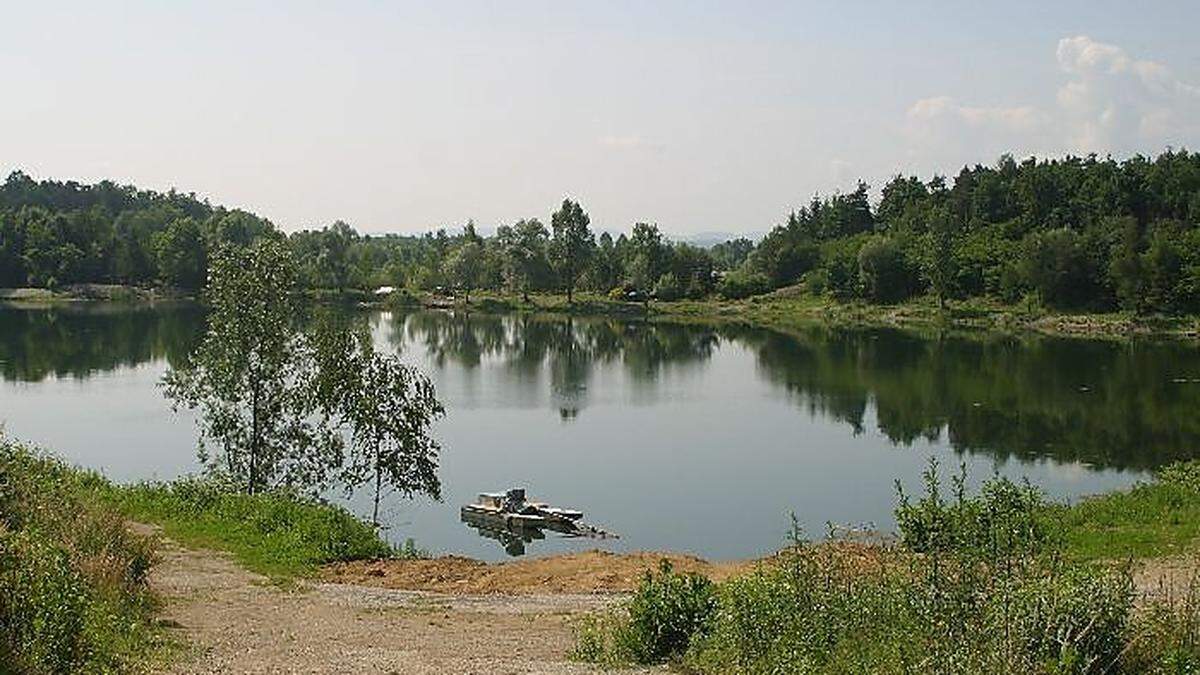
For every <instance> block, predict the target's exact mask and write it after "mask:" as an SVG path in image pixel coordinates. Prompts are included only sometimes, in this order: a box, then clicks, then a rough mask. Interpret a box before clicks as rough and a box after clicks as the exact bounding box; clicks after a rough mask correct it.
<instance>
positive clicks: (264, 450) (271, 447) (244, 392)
mask: <svg viewBox="0 0 1200 675" xmlns="http://www.w3.org/2000/svg"><path fill="white" fill-rule="evenodd" d="M293 274H294V273H293V264H292V261H291V260H290V258H289V255H288V251H287V249H286V247H285V246H284V245H283V244H282V243H280V242H277V241H271V240H259V241H258V242H256V243H254V244H252V245H250V246H249V247H246V248H240V247H233V246H225V247H222V248H220V249H218V251H217V252H216V254H215V255H214V257H213V260H212V269H211V271H210V275H209V283H208V286H207V288H206V292H205V296H206V298H207V300H208V303H209V306H210V310H211V311H210V314H209V317H208V322H209V328H208V333H207V334H206V335H205V336H204V339H203V341H202V342H201V344H200V346H199V348H198V349H197V350H196V353H195V355H194V356H193V358H192V359H191V361H190V362H189V363H187V364H185V365H183V366H180V367H178V368H175V367H172V368H171V369H170V370H168V372H167V374H166V376H165V377H164V379H163V383H164V389H165V393H166V395H167V397H168V398H170V399H171V400H172V402H173V405H174V406H175V408H176V409H178V408H179V407H181V406H183V407H187V408H189V409H198V410H199V411H200V416H199V418H198V420H197V424H198V426H199V428H200V457H201V460H202V461H203V462H204V463H205V464H206V465H207V466H208V467H210V469H212V470H215V471H218V472H224V473H227V474H228V475H230V476H231V477H233V478H234V479H235V480H237V481H238V482H240V483H241V484H242V485H243V486H244V487H245V490H246V492H248V493H256V492H261V491H263V490H267V489H270V488H273V487H276V486H279V485H290V486H295V487H298V488H304V489H316V488H320V487H324V486H325V485H326V484H327V480H328V477H329V474H330V471H331V470H332V469H333V468H335V467H337V466H338V465H339V464H340V462H341V447H340V443H338V439H337V437H336V435H334V434H333V433H332V432H331V431H330V430H329V429H328V428H327V427H325V426H323V425H321V424H318V423H315V422H314V421H313V420H314V418H315V416H316V412H317V407H316V397H314V396H313V395H312V388H313V386H314V385H313V378H314V373H315V370H316V369H315V367H314V363H313V361H314V359H313V351H312V349H311V346H310V345H309V342H308V341H307V340H306V339H305V337H304V336H303V335H302V334H301V333H300V332H299V331H297V330H296V329H295V328H294V326H293V323H292V319H293V316H294V309H295V308H294V305H293V301H292V299H291V298H292V297H294V296H293V294H292V293H291V292H292V290H293V287H294V277H293Z"/></svg>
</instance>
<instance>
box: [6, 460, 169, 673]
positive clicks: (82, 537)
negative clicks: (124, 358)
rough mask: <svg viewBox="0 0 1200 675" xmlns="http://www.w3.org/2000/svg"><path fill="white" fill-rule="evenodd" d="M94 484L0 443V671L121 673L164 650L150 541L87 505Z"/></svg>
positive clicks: (105, 510) (90, 477) (103, 508)
mask: <svg viewBox="0 0 1200 675" xmlns="http://www.w3.org/2000/svg"><path fill="white" fill-rule="evenodd" d="M103 483H104V481H103V479H102V478H101V477H99V476H98V475H95V474H91V473H87V472H82V471H79V470H76V469H72V468H70V467H67V466H65V465H64V464H62V463H61V462H59V461H57V460H55V459H53V458H50V457H47V456H45V455H42V454H39V453H37V452H35V451H33V450H30V449H28V448H25V447H23V446H21V445H18V444H16V443H13V442H11V441H9V440H6V439H4V438H0V672H5V673H75V672H114V673H115V672H130V671H136V670H140V669H142V668H144V667H146V666H147V664H148V663H149V661H150V660H151V658H152V657H153V655H154V654H155V653H157V651H158V649H159V648H160V647H162V646H163V645H164V644H165V643H164V642H163V641H162V639H161V635H160V633H159V631H158V629H157V627H156V624H155V622H154V619H153V612H154V609H155V600H154V598H153V596H152V595H151V594H150V592H149V591H148V590H147V587H146V574H147V572H148V571H149V569H150V566H151V564H152V562H153V561H154V553H153V547H152V544H151V542H149V541H147V540H146V539H144V538H142V537H139V536H137V535H134V534H131V533H130V532H129V531H128V530H127V529H126V528H125V522H124V519H123V517H122V516H121V514H120V513H119V512H118V511H117V510H116V509H114V508H112V507H111V506H108V505H105V504H104V503H102V502H101V501H99V500H97V499H95V493H96V490H97V489H98V488H99V487H100V486H102V485H103Z"/></svg>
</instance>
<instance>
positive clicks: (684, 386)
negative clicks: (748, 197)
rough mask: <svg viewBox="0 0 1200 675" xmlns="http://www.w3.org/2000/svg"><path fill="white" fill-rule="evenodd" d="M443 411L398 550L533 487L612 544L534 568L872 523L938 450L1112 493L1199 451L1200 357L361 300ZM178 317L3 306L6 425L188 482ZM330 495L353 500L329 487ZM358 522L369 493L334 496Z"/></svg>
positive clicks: (492, 551) (184, 333) (761, 546)
mask: <svg viewBox="0 0 1200 675" xmlns="http://www.w3.org/2000/svg"><path fill="white" fill-rule="evenodd" d="M360 319H361V320H363V321H368V322H369V323H370V326H371V330H372V331H373V334H374V335H375V339H376V341H377V343H379V344H380V345H381V346H382V347H384V348H386V349H392V350H395V351H397V352H399V353H400V354H401V355H402V356H403V358H404V359H405V360H406V361H408V362H410V363H412V364H415V365H417V366H418V367H420V368H421V369H423V370H424V371H425V372H426V373H428V374H429V375H430V376H431V377H432V378H433V380H434V382H435V383H436V385H437V388H438V393H439V395H440V397H441V398H442V400H443V401H444V403H445V404H446V408H447V410H448V415H447V417H446V418H445V419H444V420H442V421H441V422H440V423H439V424H438V425H437V427H436V434H437V436H438V438H439V439H440V441H441V442H442V444H443V446H444V450H443V455H442V469H441V477H442V481H443V488H444V501H443V502H441V503H432V502H429V501H428V500H417V501H415V502H407V501H401V500H397V499H392V500H390V501H389V502H387V505H386V509H385V512H386V521H387V524H388V528H389V529H388V531H387V532H388V536H389V537H390V538H391V539H393V540H395V541H403V540H404V539H405V538H408V537H412V538H413V539H415V540H416V542H417V544H418V545H419V546H420V547H423V548H425V549H428V550H430V551H431V552H433V553H438V554H440V553H459V554H464V555H470V556H474V557H479V558H483V559H489V560H496V559H502V558H504V557H506V555H507V554H506V552H505V550H504V549H503V548H502V546H501V544H500V543H499V542H497V541H495V540H492V539H488V538H484V537H481V536H480V535H479V534H478V533H477V532H476V531H475V530H472V529H470V528H468V527H466V526H465V525H463V524H462V523H460V522H459V518H458V508H459V506H460V505H461V504H462V503H464V502H466V501H470V500H471V499H473V498H474V496H475V494H476V493H477V492H480V491H490V490H500V489H504V488H506V487H509V486H524V487H526V488H527V489H528V490H529V493H530V495H531V496H534V497H537V498H541V499H544V500H546V501H549V502H551V503H554V504H557V505H561V506H570V507H576V508H579V509H582V510H583V511H584V512H585V513H586V514H587V520H588V521H590V522H592V523H594V524H597V525H600V526H603V527H605V528H606V529H609V530H612V531H614V532H616V533H619V534H620V536H621V538H620V539H617V540H605V541H595V540H577V539H563V538H558V537H556V536H555V535H553V534H550V533H548V534H547V538H546V539H545V540H544V541H534V542H532V543H531V544H529V545H528V547H527V550H528V553H529V554H530V555H539V554H546V553H558V552H563V551H569V550H576V549H579V548H589V547H602V548H610V549H612V550H641V549H660V550H675V551H683V552H691V553H695V554H697V555H701V556H704V557H708V558H714V559H735V558H747V557H751V556H758V555H763V554H766V553H769V552H771V551H773V550H775V549H777V548H778V547H779V546H780V545H781V544H782V542H783V541H784V538H785V535H786V533H787V531H788V529H789V527H790V524H791V520H790V514H793V513H794V514H795V515H796V518H797V520H798V521H799V523H800V524H801V525H802V526H803V527H804V529H805V531H806V532H807V533H808V534H809V535H812V536H820V535H822V534H823V533H824V532H825V530H826V523H834V524H838V525H851V526H863V527H868V528H878V529H883V530H886V529H888V528H890V527H891V526H892V525H893V523H892V518H891V509H892V506H893V504H894V502H895V496H896V493H895V481H897V480H899V481H900V482H901V483H902V484H903V485H904V487H905V488H906V490H908V491H909V492H915V491H918V490H919V489H920V485H921V472H922V471H923V470H924V469H925V468H926V467H927V465H928V462H929V460H930V458H936V459H937V460H938V461H939V462H940V463H941V465H942V467H943V469H944V471H945V472H947V473H949V472H950V471H953V470H957V467H958V465H959V464H960V463H965V465H966V466H967V470H968V472H969V475H970V478H971V483H973V484H977V483H978V482H979V481H980V480H982V479H984V478H987V477H988V476H990V475H992V474H993V472H999V473H1001V474H1004V475H1007V476H1011V477H1014V478H1022V477H1027V478H1028V479H1029V480H1030V481H1032V482H1033V483H1034V484H1036V485H1038V486H1041V487H1042V488H1043V489H1044V490H1045V491H1046V492H1047V493H1048V494H1049V495H1051V496H1053V497H1055V498H1063V499H1075V498H1078V497H1080V496H1082V495H1087V494H1093V493H1096V492H1101V491H1106V490H1111V489H1115V488H1121V487H1125V486H1128V485H1131V484H1132V483H1134V482H1135V481H1137V480H1139V479H1143V478H1145V477H1146V476H1148V475H1149V472H1150V471H1152V470H1153V469H1154V468H1155V467H1157V466H1160V465H1162V464H1164V463H1166V462H1170V461H1173V460H1177V459H1185V458H1192V457H1196V456H1198V455H1200V453H1198V451H1197V449H1198V448H1200V442H1198V441H1200V415H1198V414H1197V410H1200V350H1197V349H1196V347H1195V346H1194V345H1192V344H1187V343H1153V342H1140V341H1132V342H1121V341H1084V340H1071V339H1059V338H1049V337H1024V338H1016V337H1011V336H999V335H982V334H981V335H961V334H953V335H936V334H931V335H921V334H917V333H913V332H906V331H899V330H886V329H870V330H844V329H832V328H828V327H820V326H813V327H811V328H809V329H807V330H803V331H799V332H797V333H794V334H783V333H778V332H774V331H770V330H764V329H754V328H747V327H743V326H736V325H705V324H697V323H688V324H676V323H667V322H651V323H647V322H644V321H638V320H618V319H603V318H597V319H585V318H567V317H563V316H541V315H530V314H520V315H487V314H479V313H472V314H469V315H468V314H464V313H461V312H455V313H452V312H434V311H421V312H412V313H388V312H364V313H363V314H362V316H361V317H360ZM203 327H204V315H203V313H202V311H201V310H199V309H198V308H196V307H194V306H190V305H167V306H155V307H141V306H133V307H130V306H106V305H78V306H77V305H68V306H61V307H54V308H36V309H19V308H14V307H0V422H2V423H3V424H4V425H5V427H6V430H7V433H8V435H9V436H12V437H14V438H18V439H21V440H26V441H31V442H33V443H36V444H39V445H41V446H43V447H46V448H48V449H51V450H53V451H55V452H56V453H58V454H59V455H61V456H63V457H64V458H66V459H67V460H68V461H71V462H74V463H78V464H81V465H84V466H88V467H93V468H96V469H100V470H102V471H103V472H104V473H105V474H107V475H108V476H110V477H111V478H113V479H115V480H118V481H133V480H139V479H155V478H157V479H166V478H171V477H174V476H178V475H180V474H184V473H188V472H195V471H197V470H198V464H197V461H196V452H195V438H196V430H195V426H194V420H193V418H192V417H191V416H190V415H189V414H188V413H180V414H177V413H173V412H172V411H171V408H170V405H169V403H168V402H167V401H166V400H165V399H163V397H162V395H161V392H160V391H159V389H158V387H157V386H156V383H157V382H158V380H159V378H160V377H161V376H162V374H163V373H164V372H165V370H166V369H167V367H168V365H169V364H171V363H179V362H181V360H182V359H184V358H185V357H186V355H187V354H188V352H189V351H190V350H191V349H192V348H193V347H194V346H195V345H196V343H197V342H198V340H199V339H200V336H201V335H202V332H203V329H204V328H203ZM331 497H332V498H335V499H338V500H342V499H343V498H342V497H341V496H340V495H331ZM345 503H347V505H348V506H349V507H350V508H352V509H355V510H357V511H358V512H360V513H368V512H369V511H368V508H369V507H368V499H367V495H365V494H364V495H359V496H355V497H352V498H350V499H348V500H345Z"/></svg>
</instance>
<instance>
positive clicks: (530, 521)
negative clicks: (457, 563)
mask: <svg viewBox="0 0 1200 675" xmlns="http://www.w3.org/2000/svg"><path fill="white" fill-rule="evenodd" d="M460 515H461V517H462V521H463V522H465V523H467V524H468V525H473V526H475V527H479V528H486V529H489V530H499V529H505V530H510V531H513V532H523V531H537V530H553V531H555V532H558V533H560V534H565V535H568V536H575V537H595V538H599V539H607V538H616V535H615V534H612V533H610V532H605V531H604V530H601V529H599V528H597V527H593V526H591V525H585V524H584V523H583V522H582V519H583V512H582V511H577V510H575V509H564V508H558V507H554V506H550V505H549V504H545V503H543V502H531V501H526V499H525V490H524V489H521V488H516V489H512V490H508V491H507V492H485V493H482V494H480V495H479V497H478V499H476V500H475V503H474V504H466V505H464V506H463V507H462V510H461V512H460Z"/></svg>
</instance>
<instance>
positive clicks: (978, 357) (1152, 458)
mask: <svg viewBox="0 0 1200 675" xmlns="http://www.w3.org/2000/svg"><path fill="white" fill-rule="evenodd" d="M391 321H392V333H391V335H392V342H393V344H394V345H395V346H396V347H397V348H398V349H401V350H404V349H411V348H412V347H413V346H417V347H420V348H422V349H424V350H425V352H426V354H427V355H428V357H429V358H430V360H431V361H432V362H433V363H435V364H437V365H438V367H443V368H444V367H446V366H447V365H449V364H454V365H457V366H460V367H463V368H466V369H475V368H481V367H484V366H485V365H496V366H497V367H500V368H503V369H505V370H506V371H508V372H509V373H510V374H511V378H510V380H511V382H512V383H513V384H515V385H516V386H518V387H521V386H524V387H525V388H526V390H527V392H526V393H527V394H532V393H533V392H535V391H536V382H537V381H538V378H539V375H542V374H545V375H546V376H547V377H548V380H549V385H550V387H549V388H550V397H549V401H548V404H549V405H551V406H553V407H555V408H557V409H558V411H559V414H560V416H561V417H562V418H563V419H564V420H571V419H574V418H576V417H577V416H578V415H579V414H580V413H581V411H583V410H585V409H586V408H587V407H588V405H589V397H590V394H591V380H592V379H593V376H594V372H595V371H596V369H597V368H599V367H601V366H604V365H610V364H613V363H619V364H620V366H621V369H622V371H623V372H624V373H625V375H626V378H627V379H626V384H627V385H628V386H629V388H630V389H631V390H632V391H633V392H635V393H637V392H640V393H641V395H642V396H643V397H645V398H648V399H651V400H652V399H653V398H654V397H655V390H654V387H655V385H656V383H657V382H658V380H659V378H661V377H662V374H663V372H664V370H666V369H675V370H680V371H686V370H688V369H696V368H701V367H703V366H705V365H706V364H707V363H708V362H709V360H710V359H711V358H712V357H713V354H714V352H715V351H716V350H717V349H718V348H719V347H720V345H721V344H722V343H727V344H734V345H739V346H742V347H746V348H749V349H750V350H751V351H752V352H753V353H754V354H755V358H756V363H757V365H758V370H759V375H760V376H761V377H762V378H763V379H765V380H766V381H768V382H771V383H773V384H774V385H776V386H778V387H780V388H782V389H783V390H785V391H786V392H788V394H789V395H791V396H792V397H794V399H795V400H796V402H797V404H798V405H799V406H800V407H801V408H802V409H804V410H806V411H807V412H808V413H809V414H810V415H812V416H815V417H822V418H830V419H833V420H837V421H839V422H842V423H845V424H846V425H848V426H849V427H850V429H851V430H852V432H853V433H855V434H859V433H862V432H863V431H864V430H865V425H866V423H867V420H868V419H873V422H874V424H875V425H876V426H877V428H878V429H879V430H880V431H882V432H883V433H884V434H885V435H886V437H887V438H888V439H889V440H890V441H891V442H892V443H893V444H895V445H910V444H913V443H914V442H917V441H929V442H935V441H938V440H945V441H946V442H947V443H948V444H949V445H951V446H952V447H953V448H954V449H955V450H957V451H960V452H972V453H986V454H989V455H992V456H994V457H996V458H999V459H1008V458H1017V459H1022V460H1030V459H1037V458H1049V459H1053V460H1056V461H1059V462H1080V463H1083V464H1086V465H1091V466H1094V467H1101V468H1120V469H1149V468H1153V467H1156V466H1161V465H1162V464H1164V463H1167V462H1170V461H1175V460H1178V459H1187V458H1192V457H1195V456H1197V455H1198V454H1200V415H1196V414H1195V411H1196V410H1198V409H1200V381H1197V380H1198V378H1200V351H1198V350H1196V349H1195V347H1194V346H1192V345H1189V344H1183V343H1143V342H1115V341H1113V342H1106V341H1082V340H1069V339H1059V338H1049V337H1025V338H1016V337H1011V336H995V335H991V336H989V335H982V334H970V335H962V334H957V335H932V336H924V335H919V334H917V333H913V332H906V331H900V330H886V329H872V330H847V329H831V328H828V327H815V326H814V327H811V328H809V329H807V330H802V331H799V332H796V333H789V334H783V333H777V332H773V331H767V330H761V329H754V328H747V327H744V326H737V325H721V326H704V325H695V324H671V323H659V322H654V323H647V322H640V321H633V322H630V321H619V320H604V319H580V318H564V317H558V316H538V315H520V316H495V315H480V314H464V313H417V314H408V315H397V316H394V317H392V319H391ZM506 384H508V383H506ZM871 412H873V415H871V414H869V413H871Z"/></svg>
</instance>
